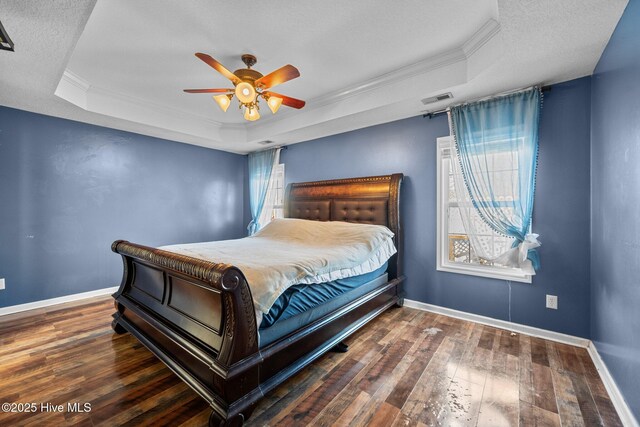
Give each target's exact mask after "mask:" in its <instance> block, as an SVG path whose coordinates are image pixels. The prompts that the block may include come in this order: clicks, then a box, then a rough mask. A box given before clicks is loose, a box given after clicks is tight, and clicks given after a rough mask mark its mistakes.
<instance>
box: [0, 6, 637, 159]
mask: <svg viewBox="0 0 640 427" xmlns="http://www.w3.org/2000/svg"><path fill="white" fill-rule="evenodd" d="M4 3H8V4H7V5H5V4H4ZM48 3H50V2H38V1H24V2H14V3H9V2H6V1H4V0H0V5H1V7H0V10H3V16H2V21H3V23H4V24H5V27H6V28H7V30H8V31H9V33H10V34H11V37H12V38H13V39H14V42H15V43H16V52H15V53H12V54H2V58H0V60H1V61H0V67H3V68H4V69H5V70H6V71H7V72H5V70H3V72H2V74H1V76H0V89H3V90H2V91H1V93H0V103H2V104H4V105H8V106H14V107H17V108H22V109H26V110H31V111H36V112H42V113H45V114H50V115H55V116H60V117H66V118H71V119H74V120H80V121H85V122H89V123H95V124H100V125H105V126H109V127H114V128H119V129H124V130H130V131H133V132H138V133H142V134H148V135H153V136H159V137H163V138H167V139H173V140H177V141H180V142H186V143H190V144H196V145H201V146H205V147H210V148H217V149H222V150H226V151H232V152H238V153H247V152H250V151H254V150H257V149H262V148H264V145H262V144H260V142H262V141H265V140H271V141H274V142H275V143H276V144H291V143H296V142H300V141H304V140H308V139H313V138H318V137H321V136H326V135H330V134H334V133H338V132H344V131H348V130H353V129H357V128H361V127H365V126H371V125H375V124H379V123H384V122H388V121H392V120H397V119H401V118H405V117H411V116H415V115H419V114H422V113H423V112H425V111H433V110H436V109H440V108H443V107H445V106H447V105H451V104H456V103H460V102H462V101H464V100H469V99H473V98H477V97H481V96H486V95H491V94H496V93H500V92H504V91H508V90H513V89H516V88H521V87H526V86H530V85H534V84H550V83H555V82H560V81H564V80H568V79H572V78H577V77H581V76H585V75H589V74H591V73H592V71H593V69H594V68H595V66H596V64H597V61H598V59H599V58H600V55H601V53H602V51H603V50H604V47H605V46H606V43H607V42H608V40H609V37H610V36H611V34H612V32H613V30H614V28H615V25H616V24H617V22H618V20H619V18H620V16H621V14H622V12H623V10H624V7H625V6H626V3H627V1H626V0H609V1H606V2H603V1H601V0H575V1H562V2H557V1H551V0H546V1H542V0H537V1H527V2H514V1H509V0H498V1H496V0H476V1H468V0H449V1H434V0H407V1H403V2H400V3H392V2H385V1H382V0H380V1H365V0H354V1H350V2H343V1H338V0H328V1H322V2H300V1H293V0H279V1H274V2H268V3H265V6H263V7H262V9H256V3H255V2H249V1H247V0H242V1H234V2H227V1H211V0H206V1H204V0H194V1H189V2H175V1H158V0H109V1H103V0H99V1H97V2H95V1H87V0H85V1H59V2H55V3H56V4H55V5H50V4H48ZM54 6H55V7H54ZM5 10H7V14H5ZM195 52H205V53H208V54H210V55H212V56H213V57H215V58H216V59H218V60H219V61H220V62H222V63H223V64H224V65H225V66H226V67H227V68H229V69H231V70H234V69H237V68H242V63H241V61H240V55H241V54H243V53H251V54H253V55H256V56H257V58H258V63H257V64H256V65H255V66H254V68H255V69H257V70H259V71H261V72H262V73H264V74H266V73H268V72H270V71H272V70H274V69H276V68H279V67H280V66H282V65H285V64H293V65H295V66H296V67H297V68H298V69H299V70H300V72H301V77H300V78H298V79H296V80H293V81H290V82H287V83H285V84H283V85H281V86H278V87H277V89H276V91H277V92H280V93H283V94H286V95H289V96H293V97H296V98H300V99H304V100H306V101H307V106H306V107H305V108H304V109H302V110H292V109H288V108H286V107H283V108H282V109H281V110H280V111H279V112H278V114H276V115H271V113H270V112H269V111H268V109H264V111H263V112H262V118H261V119H260V120H259V121H257V122H251V123H249V122H246V121H245V120H244V119H243V118H242V114H241V113H240V112H239V111H237V110H236V108H235V105H233V106H232V107H231V108H229V110H228V111H227V112H226V113H223V112H222V111H220V110H219V109H218V107H217V105H216V104H215V103H214V102H213V100H212V99H211V97H210V96H208V95H189V94H185V93H183V92H182V89H184V88H194V87H227V86H229V83H228V82H227V81H226V80H225V79H224V77H222V76H221V75H219V74H218V73H216V72H215V71H214V70H213V69H211V68H209V67H208V66H206V65H205V64H204V63H202V62H201V61H200V60H198V59H197V58H196V57H195V56H194V53H195ZM12 55H13V56H12ZM5 60H6V61H7V62H5ZM5 89H6V90H5ZM443 92H451V93H452V94H453V96H454V98H453V99H452V100H448V101H443V102H440V103H435V104H430V105H427V106H425V105H424V104H422V102H421V99H423V98H427V97H430V96H434V95H437V94H439V93H443ZM54 93H55V95H54ZM56 95H57V96H56ZM63 100H64V101H63Z"/></svg>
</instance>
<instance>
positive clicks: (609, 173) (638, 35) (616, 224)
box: [591, 0, 640, 419]
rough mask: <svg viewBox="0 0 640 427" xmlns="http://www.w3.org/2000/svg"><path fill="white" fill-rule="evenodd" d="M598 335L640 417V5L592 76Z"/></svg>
mask: <svg viewBox="0 0 640 427" xmlns="http://www.w3.org/2000/svg"><path fill="white" fill-rule="evenodd" d="M591 102H592V116H591V125H592V127H591V132H592V133H591V137H592V148H591V149H592V162H591V168H592V179H591V185H592V210H591V214H592V229H591V233H592V246H591V266H592V269H591V281H592V287H591V305H592V312H591V334H592V339H593V341H594V342H595V344H596V348H597V349H598V352H599V353H600V355H601V356H602V358H603V360H604V361H605V363H606V364H607V367H608V369H609V371H610V372H611V374H612V375H613V377H614V378H615V380H616V382H617V384H618V386H619V388H620V390H621V391H622V392H623V394H624V396H625V399H626V400H627V403H628V404H629V405H630V407H631V408H632V411H633V412H634V414H635V416H636V418H637V419H640V381H638V380H639V379H640V2H639V1H637V0H631V1H630V2H629V4H628V6H627V9H626V11H625V13H624V15H623V16H622V19H621V20H620V22H619V23H618V27H617V28H616V31H615V32H614V34H613V36H612V37H611V40H610V41H609V44H608V46H607V48H606V50H605V51H604V54H603V55H602V57H601V58H600V62H599V63H598V66H597V67H596V71H595V73H594V75H593V78H592V98H591Z"/></svg>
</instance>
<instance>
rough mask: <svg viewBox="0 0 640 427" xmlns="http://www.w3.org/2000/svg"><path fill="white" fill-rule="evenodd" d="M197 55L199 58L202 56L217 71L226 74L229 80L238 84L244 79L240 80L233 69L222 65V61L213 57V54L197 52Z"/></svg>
mask: <svg viewBox="0 0 640 427" xmlns="http://www.w3.org/2000/svg"><path fill="white" fill-rule="evenodd" d="M196 56H197V57H198V58H200V59H201V60H203V61H204V62H206V63H207V64H208V65H209V66H210V67H211V68H213V69H214V70H216V71H217V72H219V73H220V74H222V75H223V76H225V77H226V78H228V79H229V80H231V81H232V82H233V84H236V85H237V84H238V83H240V82H241V81H242V80H240V79H239V78H238V77H237V76H236V75H235V74H233V73H232V72H231V71H229V70H227V69H226V68H225V67H224V65H222V64H221V63H219V62H218V61H216V60H215V59H213V58H212V57H211V56H209V55H207V54H206V53H200V52H198V53H196Z"/></svg>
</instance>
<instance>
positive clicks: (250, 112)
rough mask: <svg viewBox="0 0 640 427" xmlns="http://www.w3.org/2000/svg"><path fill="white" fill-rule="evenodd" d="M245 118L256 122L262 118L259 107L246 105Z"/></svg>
mask: <svg viewBox="0 0 640 427" xmlns="http://www.w3.org/2000/svg"><path fill="white" fill-rule="evenodd" d="M244 118H245V119H246V120H248V121H250V122H254V121H256V120H258V119H259V118H260V112H259V111H258V107H245V109H244Z"/></svg>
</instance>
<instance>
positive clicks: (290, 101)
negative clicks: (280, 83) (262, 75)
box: [264, 92, 306, 110]
mask: <svg viewBox="0 0 640 427" xmlns="http://www.w3.org/2000/svg"><path fill="white" fill-rule="evenodd" d="M264 94H265V95H267V96H275V97H276V98H281V99H282V105H286V106H287V107H291V108H297V109H298V110H299V109H300V108H302V107H304V106H305V104H306V102H304V101H303V100H301V99H296V98H291V97H290V96H286V95H281V94H279V93H275V92H264Z"/></svg>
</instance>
